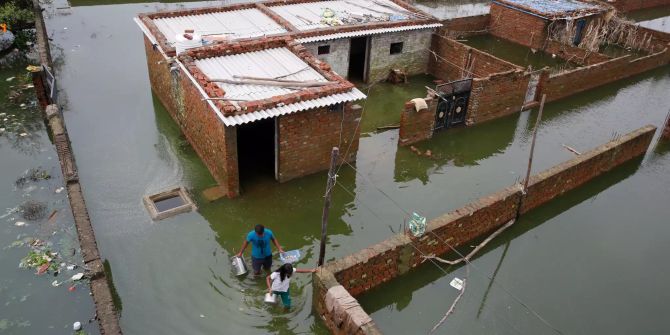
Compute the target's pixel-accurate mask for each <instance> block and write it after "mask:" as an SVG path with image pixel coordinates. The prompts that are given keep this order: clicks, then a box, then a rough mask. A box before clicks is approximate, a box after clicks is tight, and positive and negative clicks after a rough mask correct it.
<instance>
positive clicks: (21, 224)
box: [14, 221, 26, 227]
mask: <svg viewBox="0 0 670 335" xmlns="http://www.w3.org/2000/svg"><path fill="white" fill-rule="evenodd" d="M14 225H15V226H17V227H23V226H25V225H26V223H25V222H23V221H16V223H14Z"/></svg>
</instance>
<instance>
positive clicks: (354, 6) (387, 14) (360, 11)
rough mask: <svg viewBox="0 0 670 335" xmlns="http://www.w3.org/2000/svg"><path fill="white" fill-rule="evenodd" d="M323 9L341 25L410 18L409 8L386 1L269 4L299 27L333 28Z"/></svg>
mask: <svg viewBox="0 0 670 335" xmlns="http://www.w3.org/2000/svg"><path fill="white" fill-rule="evenodd" d="M379 4H383V6H381V5H379ZM326 9H330V10H332V11H333V12H334V14H335V17H336V18H337V19H339V20H340V21H342V24H341V25H344V26H349V25H356V24H362V23H369V22H384V21H387V22H390V21H404V20H408V19H411V17H410V12H409V11H408V10H406V9H404V8H402V7H400V6H398V5H396V4H395V3H393V2H392V1H389V0H373V1H370V0H334V1H317V2H307V3H297V4H291V5H282V6H271V7H270V10H272V11H274V12H275V13H277V14H279V15H280V16H281V17H283V18H284V19H286V20H287V21H289V22H290V23H291V24H292V25H294V26H295V27H296V28H298V29H299V30H311V29H317V28H326V27H332V25H328V24H326V23H325V22H324V17H323V13H324V11H325V10H326ZM341 25H340V26H341Z"/></svg>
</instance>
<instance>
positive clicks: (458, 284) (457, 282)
mask: <svg viewBox="0 0 670 335" xmlns="http://www.w3.org/2000/svg"><path fill="white" fill-rule="evenodd" d="M449 285H451V287H453V288H455V289H457V290H459V291H460V290H462V289H463V280H462V279H459V278H454V279H452V280H451V282H450V283H449Z"/></svg>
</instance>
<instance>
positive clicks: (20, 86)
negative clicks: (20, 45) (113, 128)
mask: <svg viewBox="0 0 670 335" xmlns="http://www.w3.org/2000/svg"><path fill="white" fill-rule="evenodd" d="M25 66H26V64H20V65H17V66H15V67H13V68H3V69H0V83H1V84H0V101H2V103H0V273H1V275H0V334H68V333H69V332H70V330H71V329H72V324H73V322H75V321H80V322H82V323H83V324H84V327H85V330H86V331H88V332H89V334H97V333H98V330H97V323H95V322H94V323H92V324H89V323H88V320H89V319H91V318H93V316H94V315H95V309H94V307H93V301H92V299H91V298H90V297H89V289H88V284H87V283H86V281H85V280H84V281H79V282H76V283H74V291H73V292H70V291H68V287H69V286H71V285H72V284H71V283H66V284H64V285H61V286H59V287H53V286H52V282H53V281H54V280H56V281H59V282H62V281H66V280H67V279H68V278H70V277H71V276H72V275H74V274H75V273H77V272H81V271H83V270H82V268H81V265H82V264H83V262H82V259H81V256H80V254H79V242H78V240H77V235H76V230H75V228H74V222H73V219H72V214H71V212H70V208H69V205H68V201H67V195H66V192H65V191H64V190H63V186H64V182H63V178H62V176H61V172H60V165H59V162H58V156H57V154H56V151H55V150H54V148H53V146H52V144H51V142H50V140H49V136H48V134H47V133H46V131H45V125H44V123H43V121H42V117H41V112H40V111H39V109H38V108H37V107H35V105H34V103H35V96H34V93H33V92H32V89H31V88H30V84H32V80H31V79H30V76H27V74H28V73H27V72H26V71H25V70H24V68H25ZM12 78H13V79H12ZM8 79H10V80H8ZM10 96H11V98H9V97H10ZM31 169H37V170H39V172H36V173H31V172H30V170H31ZM31 176H32V177H34V178H33V179H34V180H31V178H30V177H31ZM29 204H33V205H29ZM22 205H24V206H23V207H22ZM21 209H24V212H21ZM29 218H31V219H32V220H29ZM36 240H39V241H40V242H35V241H36ZM31 243H34V244H35V245H40V246H41V248H43V250H44V251H46V250H49V251H50V252H55V253H58V254H57V255H56V256H55V257H52V258H53V260H52V263H53V264H54V266H55V267H57V268H59V270H58V271H59V273H58V275H57V276H56V275H55V274H54V271H49V272H48V273H47V274H42V275H37V274H36V269H34V268H32V269H28V268H19V263H20V262H21V260H22V259H23V258H24V257H26V256H28V255H29V253H30V252H31V249H33V248H31V246H30V244H31ZM35 249H38V247H36V248H35ZM52 256H53V255H52ZM61 263H65V264H66V265H65V266H63V267H60V264H61ZM72 264H76V265H78V266H79V267H78V268H76V269H74V270H68V269H67V265H72Z"/></svg>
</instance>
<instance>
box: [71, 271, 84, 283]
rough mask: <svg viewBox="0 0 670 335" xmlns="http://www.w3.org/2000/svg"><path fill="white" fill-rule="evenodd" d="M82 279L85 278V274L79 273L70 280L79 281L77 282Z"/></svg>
mask: <svg viewBox="0 0 670 335" xmlns="http://www.w3.org/2000/svg"><path fill="white" fill-rule="evenodd" d="M82 278H84V273H83V272H79V273H77V274H75V275H73V276H72V278H70V279H72V281H77V280H81V279H82Z"/></svg>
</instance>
